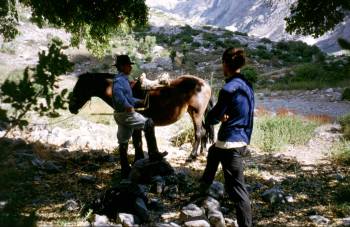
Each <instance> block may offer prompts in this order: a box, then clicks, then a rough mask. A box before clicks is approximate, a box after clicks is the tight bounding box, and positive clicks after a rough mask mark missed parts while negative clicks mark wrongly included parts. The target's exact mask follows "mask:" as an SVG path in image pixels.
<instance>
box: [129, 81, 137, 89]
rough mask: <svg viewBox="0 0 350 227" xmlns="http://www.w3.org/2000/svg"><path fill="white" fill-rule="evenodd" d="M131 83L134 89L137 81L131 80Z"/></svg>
mask: <svg viewBox="0 0 350 227" xmlns="http://www.w3.org/2000/svg"><path fill="white" fill-rule="evenodd" d="M129 83H130V87H131V88H133V87H134V86H135V84H136V80H131V81H130V82H129Z"/></svg>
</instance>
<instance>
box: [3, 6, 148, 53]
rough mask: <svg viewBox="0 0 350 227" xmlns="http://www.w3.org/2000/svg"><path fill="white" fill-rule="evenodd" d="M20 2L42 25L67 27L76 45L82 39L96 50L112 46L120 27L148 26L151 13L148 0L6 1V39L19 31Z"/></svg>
mask: <svg viewBox="0 0 350 227" xmlns="http://www.w3.org/2000/svg"><path fill="white" fill-rule="evenodd" d="M19 4H23V5H24V6H26V7H29V8H30V9H31V12H32V18H31V21H32V22H34V23H35V24H37V25H38V26H39V27H43V26H44V25H46V24H49V25H52V26H54V27H60V28H64V29H65V30H66V31H67V32H69V33H71V34H72V38H71V45H72V46H75V47H77V46H78V45H79V44H80V43H81V42H82V41H86V42H85V44H86V47H87V48H88V49H90V50H91V51H93V52H96V53H100V52H101V51H102V50H104V49H106V48H107V47H108V46H109V42H110V40H111V38H112V36H113V35H114V34H115V33H117V32H118V30H119V29H120V28H122V27H124V29H128V28H135V27H138V26H144V25H146V23H147V15H148V7H147V6H146V4H145V2H144V1H138V0H132V1H126V2H123V3H120V2H116V1H114V0H106V1H97V2H90V1H62V0H58V1H46V0H20V1H14V0H9V1H7V0H6V1H1V3H0V18H1V20H0V32H1V34H2V36H3V37H4V38H5V40H12V39H14V38H15V36H16V35H17V34H18V33H19V32H18V30H17V28H16V26H17V25H18V24H17V22H18V12H17V11H18V9H17V8H19V7H18V5H19ZM92 4H93V6H92ZM67 9H69V10H67Z"/></svg>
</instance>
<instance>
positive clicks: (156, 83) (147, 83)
mask: <svg viewBox="0 0 350 227" xmlns="http://www.w3.org/2000/svg"><path fill="white" fill-rule="evenodd" d="M139 79H140V81H141V87H142V89H143V90H147V91H149V90H154V89H157V88H159V87H167V86H169V85H170V76H169V73H163V74H161V75H160V76H158V78H157V79H156V80H150V79H147V77H146V73H142V74H141V76H140V78H139Z"/></svg>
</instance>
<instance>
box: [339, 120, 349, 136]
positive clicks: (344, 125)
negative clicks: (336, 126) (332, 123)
mask: <svg viewBox="0 0 350 227" xmlns="http://www.w3.org/2000/svg"><path fill="white" fill-rule="evenodd" d="M339 123H340V125H341V127H342V131H343V133H344V137H345V138H346V139H348V140H350V114H348V115H345V116H343V117H341V118H340V119H339Z"/></svg>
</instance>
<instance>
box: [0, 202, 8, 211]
mask: <svg viewBox="0 0 350 227" xmlns="http://www.w3.org/2000/svg"><path fill="white" fill-rule="evenodd" d="M7 204H8V201H0V210H2V209H4V208H5V206H6V205H7Z"/></svg>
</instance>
